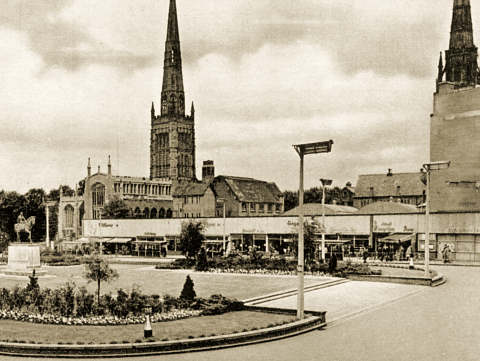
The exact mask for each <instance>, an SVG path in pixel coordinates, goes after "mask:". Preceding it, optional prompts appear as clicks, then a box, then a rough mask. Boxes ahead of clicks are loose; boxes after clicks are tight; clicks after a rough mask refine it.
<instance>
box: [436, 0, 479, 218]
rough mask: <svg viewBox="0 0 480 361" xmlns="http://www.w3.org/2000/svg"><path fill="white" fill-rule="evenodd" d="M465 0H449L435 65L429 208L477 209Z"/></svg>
mask: <svg viewBox="0 0 480 361" xmlns="http://www.w3.org/2000/svg"><path fill="white" fill-rule="evenodd" d="M478 80H479V70H478V65H477V47H476V46H475V44H474V43H473V28H472V15H471V10H470V1H469V0H454V1H453V16H452V26H451V30H450V46H449V49H448V50H447V51H446V52H445V68H444V67H443V60H442V56H441V55H440V60H439V64H438V75H437V89H436V92H435V93H434V96H433V112H432V115H431V123H430V161H431V162H437V161H450V162H451V163H450V167H449V168H448V169H442V170H438V171H434V172H432V173H431V178H430V179H431V183H430V184H431V186H430V190H431V193H430V195H431V202H430V204H431V210H432V211H478V210H480V191H479V189H480V127H479V126H478V124H480V87H478V86H477V84H478Z"/></svg>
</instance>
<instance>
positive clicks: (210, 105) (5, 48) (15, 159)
mask: <svg viewBox="0 0 480 361" xmlns="http://www.w3.org/2000/svg"><path fill="white" fill-rule="evenodd" d="M177 2H178V8H179V9H178V12H179V22H180V32H181V34H180V36H181V39H182V51H183V60H184V84H185V91H186V97H187V101H190V100H192V99H193V100H194V101H195V106H196V139H197V157H196V158H197V168H198V169H200V166H201V161H202V160H206V159H213V160H215V165H216V169H217V174H229V175H241V176H250V177H255V178H259V179H265V180H269V181H275V182H277V184H278V185H279V186H280V187H281V188H282V189H295V188H296V187H298V156H297V154H296V153H295V152H294V150H293V148H292V144H295V143H300V142H307V141H314V140H327V139H333V140H334V141H335V144H334V148H333V152H332V153H331V154H328V155H319V156H312V157H309V158H308V159H306V168H305V171H306V173H305V176H306V183H305V184H306V187H309V186H314V185H318V178H320V177H323V176H324V177H329V178H333V179H334V180H335V183H336V184H340V185H341V184H344V183H345V182H346V181H348V180H350V181H352V182H355V181H356V178H357V175H358V174H363V173H373V172H384V171H385V170H386V169H388V168H393V169H394V171H417V170H418V165H419V164H421V163H422V162H423V161H425V160H426V159H428V151H427V139H426V138H427V135H428V126H429V114H430V112H431V110H432V109H431V107H432V106H431V102H432V92H433V90H434V85H435V84H434V76H435V69H436V64H435V61H436V59H437V58H438V48H440V49H441V48H444V47H445V46H446V44H447V43H448V41H446V42H445V44H443V40H445V39H447V38H448V28H449V26H448V22H449V18H450V15H449V14H450V11H451V9H450V8H451V4H450V1H449V0H448V1H447V0H438V2H439V3H441V4H442V6H443V5H444V4H443V3H446V6H445V7H444V8H442V9H440V10H439V9H438V8H440V5H438V6H435V8H434V9H430V8H431V7H432V6H431V4H430V3H429V2H424V1H413V0H406V2H405V3H402V4H404V5H401V7H400V5H398V4H397V3H396V2H393V1H387V0H385V1H382V2H378V1H371V0H363V1H356V0H349V1H347V0H338V1H335V2H333V3H332V2H331V1H326V0H325V1H324V0H315V1H313V0H299V1H297V2H284V1H267V0H264V1H259V0H256V1H253V0H252V1H250V0H243V1H234V2H232V1H231V0H215V1H209V0H202V1H201V2H200V1H194V2H191V1H186V0H177ZM31 3H32V4H34V5H32V6H27V2H26V1H18V2H14V1H7V2H2V3H0V9H1V10H2V11H3V10H8V11H3V12H1V13H2V15H1V16H2V17H1V20H0V22H1V23H2V25H0V44H1V45H0V47H1V51H2V55H3V56H2V57H0V66H1V67H2V77H1V80H2V87H0V97H1V99H2V102H1V103H0V117H1V120H2V127H0V154H1V156H0V161H1V164H2V172H1V173H0V184H1V185H2V187H6V188H7V189H17V190H20V191H26V190H28V188H29V187H33V186H35V187H38V186H43V187H45V188H47V189H50V188H53V187H54V186H57V185H58V184H60V183H62V184H70V185H72V186H73V185H74V184H75V183H76V182H78V180H80V179H81V178H82V177H84V176H85V169H86V162H87V158H88V157H91V158H92V167H93V169H94V170H95V169H96V166H97V165H98V164H101V165H102V168H103V169H105V166H106V159H107V155H108V154H111V155H112V163H113V170H114V173H120V174H123V175H136V176H148V173H149V135H150V114H149V111H150V102H151V101H152V100H154V101H155V102H156V106H157V109H158V101H159V98H160V92H161V84H162V71H163V69H162V63H161V61H162V60H163V44H164V40H165V38H164V37H165V31H166V16H167V14H166V12H167V11H168V1H157V0H138V1H135V2H129V1H118V0H115V1H113V0H104V1H101V2H98V1H93V0H82V1H78V0H77V1H75V0H72V1H58V2H55V1H51V2H50V1H49V2H31ZM19 4H23V5H22V6H23V8H22V6H20V5H19ZM28 4H30V2H28ZM362 4H363V6H362ZM437 7H438V8H437ZM8 8H9V9H8ZM479 11H480V9H479ZM443 12H444V13H445V14H444V15H442V16H439V15H438V14H439V13H443ZM440 18H441V19H443V20H439V19H440ZM430 23H431V24H432V27H431V29H423V30H422V28H423V27H424V26H426V27H428V26H427V25H428V24H430ZM422 24H427V25H422ZM439 28H441V30H438V29H439ZM382 29H383V30H382ZM416 29H418V30H416ZM435 29H437V30H438V31H439V34H441V35H439V34H434V33H435V31H436V30H435ZM418 34H420V35H418ZM439 39H443V40H439ZM439 42H440V43H442V44H443V46H442V44H440V43H439ZM427 43H428V44H427ZM132 54H133V57H132ZM197 174H201V172H197Z"/></svg>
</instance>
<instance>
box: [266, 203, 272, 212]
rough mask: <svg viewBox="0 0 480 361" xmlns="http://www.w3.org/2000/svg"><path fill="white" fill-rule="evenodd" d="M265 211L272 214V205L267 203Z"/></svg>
mask: <svg viewBox="0 0 480 361" xmlns="http://www.w3.org/2000/svg"><path fill="white" fill-rule="evenodd" d="M267 209H268V213H272V212H273V204H271V203H269V204H268V208H267Z"/></svg>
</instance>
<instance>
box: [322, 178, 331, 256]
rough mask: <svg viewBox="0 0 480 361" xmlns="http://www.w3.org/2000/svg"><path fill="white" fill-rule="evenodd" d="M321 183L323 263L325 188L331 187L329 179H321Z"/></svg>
mask: <svg viewBox="0 0 480 361" xmlns="http://www.w3.org/2000/svg"><path fill="white" fill-rule="evenodd" d="M320 182H321V183H322V262H325V187H327V186H331V185H332V180H331V179H324V178H321V179H320Z"/></svg>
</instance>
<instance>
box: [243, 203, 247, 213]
mask: <svg viewBox="0 0 480 361" xmlns="http://www.w3.org/2000/svg"><path fill="white" fill-rule="evenodd" d="M242 212H243V213H246V212H247V203H245V202H243V203H242Z"/></svg>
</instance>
